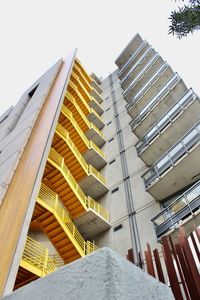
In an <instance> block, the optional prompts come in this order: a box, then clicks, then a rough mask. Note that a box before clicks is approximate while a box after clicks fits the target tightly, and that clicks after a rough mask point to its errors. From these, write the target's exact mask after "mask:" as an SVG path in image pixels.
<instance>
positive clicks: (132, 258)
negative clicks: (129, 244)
mask: <svg viewBox="0 0 200 300" xmlns="http://www.w3.org/2000/svg"><path fill="white" fill-rule="evenodd" d="M127 257H128V260H129V261H130V262H132V263H133V264H134V255H133V249H128V255H127Z"/></svg>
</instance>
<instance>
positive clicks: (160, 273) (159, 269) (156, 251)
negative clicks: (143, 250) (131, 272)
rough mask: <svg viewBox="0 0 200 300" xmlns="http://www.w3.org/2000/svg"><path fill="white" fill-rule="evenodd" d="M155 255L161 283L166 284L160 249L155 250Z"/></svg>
mask: <svg viewBox="0 0 200 300" xmlns="http://www.w3.org/2000/svg"><path fill="white" fill-rule="evenodd" d="M153 255H154V260H155V264H156V269H157V274H158V279H159V280H160V281H161V282H163V283H165V278H164V274H163V270H162V265H161V261H160V256H159V252H158V249H154V250H153Z"/></svg>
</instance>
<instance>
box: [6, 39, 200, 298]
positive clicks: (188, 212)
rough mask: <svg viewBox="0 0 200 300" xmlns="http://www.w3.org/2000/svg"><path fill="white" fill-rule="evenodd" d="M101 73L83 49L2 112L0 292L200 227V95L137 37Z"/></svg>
mask: <svg viewBox="0 0 200 300" xmlns="http://www.w3.org/2000/svg"><path fill="white" fill-rule="evenodd" d="M116 65H117V67H118V68H117V70H116V71H114V72H113V73H111V74H110V75H109V76H108V77H107V78H105V79H104V80H100V79H99V78H98V77H97V76H96V75H95V74H91V75H88V73H87V72H86V71H85V69H84V67H83V66H82V65H81V63H80V61H79V60H78V59H77V58H76V51H74V52H73V53H72V54H70V55H69V56H68V57H67V58H66V59H65V60H62V59H61V60H60V61H58V62H57V63H56V64H55V65H54V66H53V67H52V68H51V69H50V70H48V71H47V72H46V73H45V74H44V75H43V76H42V77H41V78H40V79H38V80H37V81H36V82H35V83H34V84H33V85H32V86H31V87H30V88H29V89H28V90H27V91H26V92H25V93H24V94H23V95H22V97H21V99H20V101H19V102H18V104H17V105H16V106H15V107H11V108H9V109H8V110H7V111H6V112H5V113H4V114H3V115H2V116H1V117H0V137H1V141H0V174H1V177H0V203H1V206H0V236H1V244H0V253H1V255H0V268H1V270H0V294H1V295H5V294H7V293H9V292H11V291H12V290H13V288H15V289H16V288H19V287H21V286H23V285H25V284H27V283H29V282H31V281H33V280H35V279H37V278H39V277H43V276H45V275H46V274H49V273H51V272H53V271H54V270H56V269H57V268H59V266H61V265H63V264H67V263H70V262H72V261H74V260H76V259H78V258H79V257H82V256H85V255H87V254H89V253H91V252H93V251H95V250H96V249H98V247H102V246H108V247H110V248H112V249H113V250H115V251H117V252H118V253H120V254H121V255H122V256H124V257H126V256H127V254H128V252H129V251H130V250H131V251H132V253H133V258H134V262H135V263H136V264H143V265H144V266H145V261H144V258H143V255H142V253H143V252H144V249H145V247H146V242H149V243H150V244H151V245H153V246H154V245H155V244H156V246H158V245H159V239H160V237H161V236H162V235H164V234H170V235H171V236H172V238H173V239H176V236H177V228H178V226H179V225H180V224H184V226H185V228H186V230H187V231H188V232H189V231H191V230H192V226H193V224H196V225H197V226H198V225H199V223H200V220H199V219H200V216H199V207H200V200H199V198H200V197H199V195H200V181H198V179H199V178H200V163H199V161H198V154H199V149H200V147H199V145H200V142H199V141H200V114H199V112H200V103H199V98H198V97H197V95H196V94H195V93H194V92H193V90H192V89H188V88H187V87H186V85H185V83H184V82H183V80H182V79H181V78H180V77H179V75H178V74H177V73H174V71H173V70H172V68H171V67H170V66H169V65H168V64H167V63H166V62H165V61H164V60H163V59H162V58H161V57H160V55H159V54H158V53H157V52H156V51H155V50H154V49H153V48H152V47H151V46H150V45H149V44H148V43H147V42H146V41H143V40H142V38H141V37H140V35H139V34H137V35H136V36H135V37H134V38H133V39H132V40H131V42H130V43H129V44H128V45H127V46H126V48H125V49H124V50H123V51H122V53H121V54H120V55H119V57H118V58H117V59H116Z"/></svg>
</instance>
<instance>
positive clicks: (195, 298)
mask: <svg viewBox="0 0 200 300" xmlns="http://www.w3.org/2000/svg"><path fill="white" fill-rule="evenodd" d="M175 247H176V252H177V255H178V258H179V261H180V264H181V268H182V270H183V274H184V277H185V282H186V285H187V288H188V291H189V294H190V297H191V299H192V300H198V291H197V289H196V286H195V284H194V282H193V280H192V277H191V276H190V272H189V269H188V266H187V262H186V260H185V257H184V254H183V252H182V249H181V246H180V244H176V245H175Z"/></svg>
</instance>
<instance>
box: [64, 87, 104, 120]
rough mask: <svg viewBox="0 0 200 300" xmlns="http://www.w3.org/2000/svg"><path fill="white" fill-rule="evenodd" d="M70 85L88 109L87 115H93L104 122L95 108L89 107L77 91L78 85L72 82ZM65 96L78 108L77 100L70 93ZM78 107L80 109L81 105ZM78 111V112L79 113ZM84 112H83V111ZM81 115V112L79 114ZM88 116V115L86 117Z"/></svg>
mask: <svg viewBox="0 0 200 300" xmlns="http://www.w3.org/2000/svg"><path fill="white" fill-rule="evenodd" d="M69 85H71V87H72V88H73V89H74V90H75V91H76V94H77V95H78V97H79V99H80V100H81V101H82V103H83V104H84V106H85V108H86V109H87V112H88V113H87V114H91V113H93V114H94V115H95V116H96V117H97V118H98V119H99V120H100V121H101V122H103V118H102V117H101V116H100V115H99V114H98V113H97V112H96V111H95V110H94V109H93V108H91V107H90V106H89V105H88V103H87V102H86V101H85V99H84V98H83V96H82V95H81V93H80V92H79V91H78V89H77V87H76V85H75V84H74V83H73V82H72V81H70V82H69ZM65 96H66V97H67V99H68V100H69V101H70V102H72V103H73V104H74V105H75V107H76V108H77V105H78V104H77V102H76V100H75V97H74V96H73V95H72V94H71V93H70V92H69V91H67V92H66V94H65ZM78 107H79V105H78ZM80 110H81V108H80V107H79V111H80ZM79 111H78V112H79ZM81 111H82V110H81ZM79 113H80V112H79ZM82 113H83V111H82ZM86 116H87V115H86Z"/></svg>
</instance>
